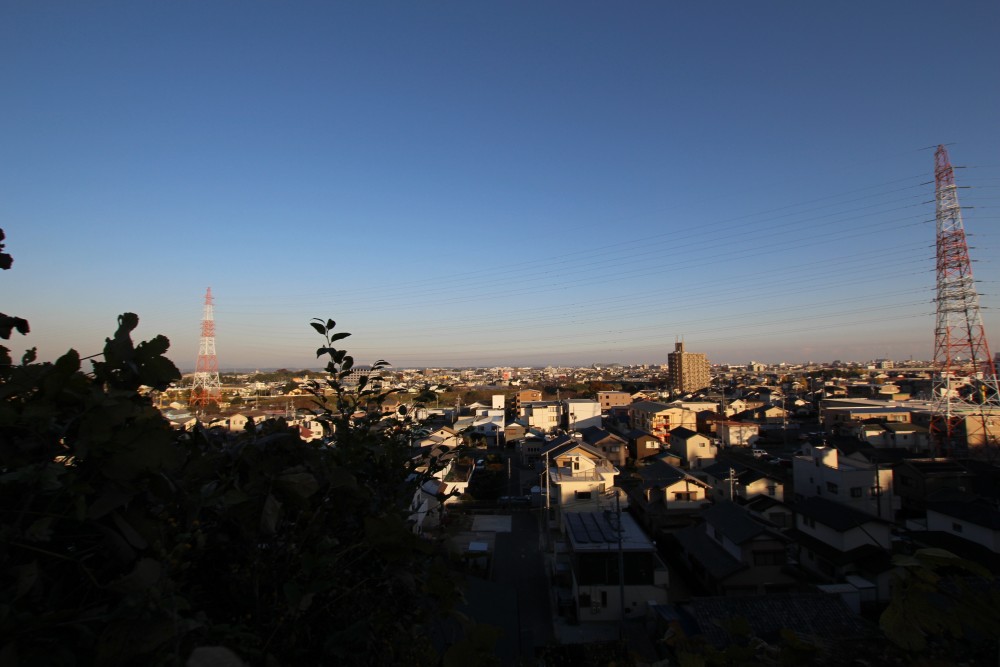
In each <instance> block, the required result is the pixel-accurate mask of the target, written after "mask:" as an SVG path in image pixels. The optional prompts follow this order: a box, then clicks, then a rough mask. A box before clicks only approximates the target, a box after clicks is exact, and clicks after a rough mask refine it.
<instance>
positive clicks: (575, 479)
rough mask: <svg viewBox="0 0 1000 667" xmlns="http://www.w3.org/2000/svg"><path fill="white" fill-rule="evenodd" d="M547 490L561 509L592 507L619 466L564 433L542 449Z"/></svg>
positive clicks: (590, 508)
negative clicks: (545, 466)
mask: <svg viewBox="0 0 1000 667" xmlns="http://www.w3.org/2000/svg"><path fill="white" fill-rule="evenodd" d="M542 456H543V457H544V459H545V461H546V464H547V469H548V470H547V473H548V474H547V475H546V476H545V483H546V485H547V486H548V489H547V490H546V493H548V497H549V499H550V502H551V504H552V505H554V506H556V507H557V508H558V509H559V510H560V513H565V512H572V511H588V510H594V509H596V508H597V505H599V503H600V501H601V500H602V499H603V498H604V494H605V493H607V492H608V491H610V490H611V488H612V487H613V486H614V485H615V478H616V477H617V476H618V468H616V467H615V466H614V465H612V464H611V462H610V461H608V460H607V459H606V458H604V454H602V453H601V452H600V451H599V450H596V449H594V448H593V447H591V446H590V445H588V444H587V443H585V442H583V441H582V439H577V438H569V437H567V436H563V437H562V438H558V439H556V440H553V441H552V442H550V443H548V445H547V446H546V448H545V449H544V450H543V452H542Z"/></svg>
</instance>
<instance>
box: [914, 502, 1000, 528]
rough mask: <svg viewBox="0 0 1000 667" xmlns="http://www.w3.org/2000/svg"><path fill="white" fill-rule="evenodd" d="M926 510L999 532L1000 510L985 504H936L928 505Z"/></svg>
mask: <svg viewBox="0 0 1000 667" xmlns="http://www.w3.org/2000/svg"><path fill="white" fill-rule="evenodd" d="M927 510H928V511H933V512H938V513H940V514H944V515H945V516H950V517H953V518H955V519H962V520H963V521H968V522H969V523H974V524H976V525H977V526H982V527H983V528H989V529H990V530H1000V510H997V509H996V508H995V507H993V506H992V505H990V504H987V503H985V502H968V503H963V502H957V501H953V502H937V503H930V504H928V506H927Z"/></svg>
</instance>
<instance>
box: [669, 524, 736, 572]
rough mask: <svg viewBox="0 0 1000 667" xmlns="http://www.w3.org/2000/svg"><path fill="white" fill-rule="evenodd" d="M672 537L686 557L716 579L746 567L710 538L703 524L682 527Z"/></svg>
mask: <svg viewBox="0 0 1000 667" xmlns="http://www.w3.org/2000/svg"><path fill="white" fill-rule="evenodd" d="M674 537H676V539H677V542H678V543H680V545H681V547H682V548H683V549H684V551H685V552H687V555H688V558H689V559H690V560H692V561H694V562H697V563H698V564H700V565H701V566H702V567H704V568H705V571H706V572H708V574H709V575H710V576H711V577H712V578H713V579H715V580H716V581H722V580H723V579H725V578H726V577H729V576H731V575H733V574H735V573H737V572H740V571H741V570H745V569H747V565H746V564H745V563H743V562H742V561H740V560H739V559H737V558H734V557H733V556H732V555H731V554H730V553H729V552H728V551H726V550H725V549H723V548H722V547H721V546H720V545H719V544H718V543H717V542H716V541H715V540H713V539H712V538H710V537H709V536H708V535H707V534H706V533H705V526H703V525H697V526H689V527H687V528H682V529H681V530H679V531H677V532H676V533H674Z"/></svg>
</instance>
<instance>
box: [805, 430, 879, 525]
mask: <svg viewBox="0 0 1000 667" xmlns="http://www.w3.org/2000/svg"><path fill="white" fill-rule="evenodd" d="M804 451H805V454H803V455H799V456H796V457H795V458H794V459H793V460H792V470H793V475H792V479H793V484H794V493H795V500H796V502H798V501H799V500H801V499H804V498H811V497H814V496H816V497H822V498H826V499H829V500H832V501H834V502H837V503H839V504H841V505H843V506H845V507H850V508H853V509H856V510H858V511H861V512H865V513H867V514H871V515H873V516H877V517H882V518H883V519H887V520H892V519H893V518H894V517H895V513H896V511H897V510H898V509H899V499H898V498H897V497H896V496H895V494H894V493H893V484H892V469H891V468H888V467H885V466H882V465H880V464H879V462H878V461H877V460H875V461H871V462H869V461H867V460H866V459H864V458H863V457H854V458H850V457H847V456H844V455H843V454H842V452H840V450H838V449H837V448H836V447H831V446H829V445H807V446H806V447H805V449H804Z"/></svg>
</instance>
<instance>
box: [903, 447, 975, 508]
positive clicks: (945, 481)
mask: <svg viewBox="0 0 1000 667" xmlns="http://www.w3.org/2000/svg"><path fill="white" fill-rule="evenodd" d="M974 477H975V475H973V473H972V472H971V471H969V469H968V468H966V467H965V466H963V465H962V464H961V463H959V462H958V461H955V460H954V459H946V458H928V459H906V460H905V461H901V462H900V463H899V464H897V465H896V466H894V467H893V469H892V487H893V489H894V490H895V493H896V496H897V497H898V498H899V500H900V508H901V509H902V510H903V511H904V512H906V513H907V514H909V515H917V514H923V513H924V512H925V511H926V510H927V502H928V498H930V497H931V496H932V495H933V494H935V493H937V492H939V491H942V490H945V489H951V490H953V491H959V492H963V493H969V494H971V493H972V491H973V488H974V484H975V479H974Z"/></svg>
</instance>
